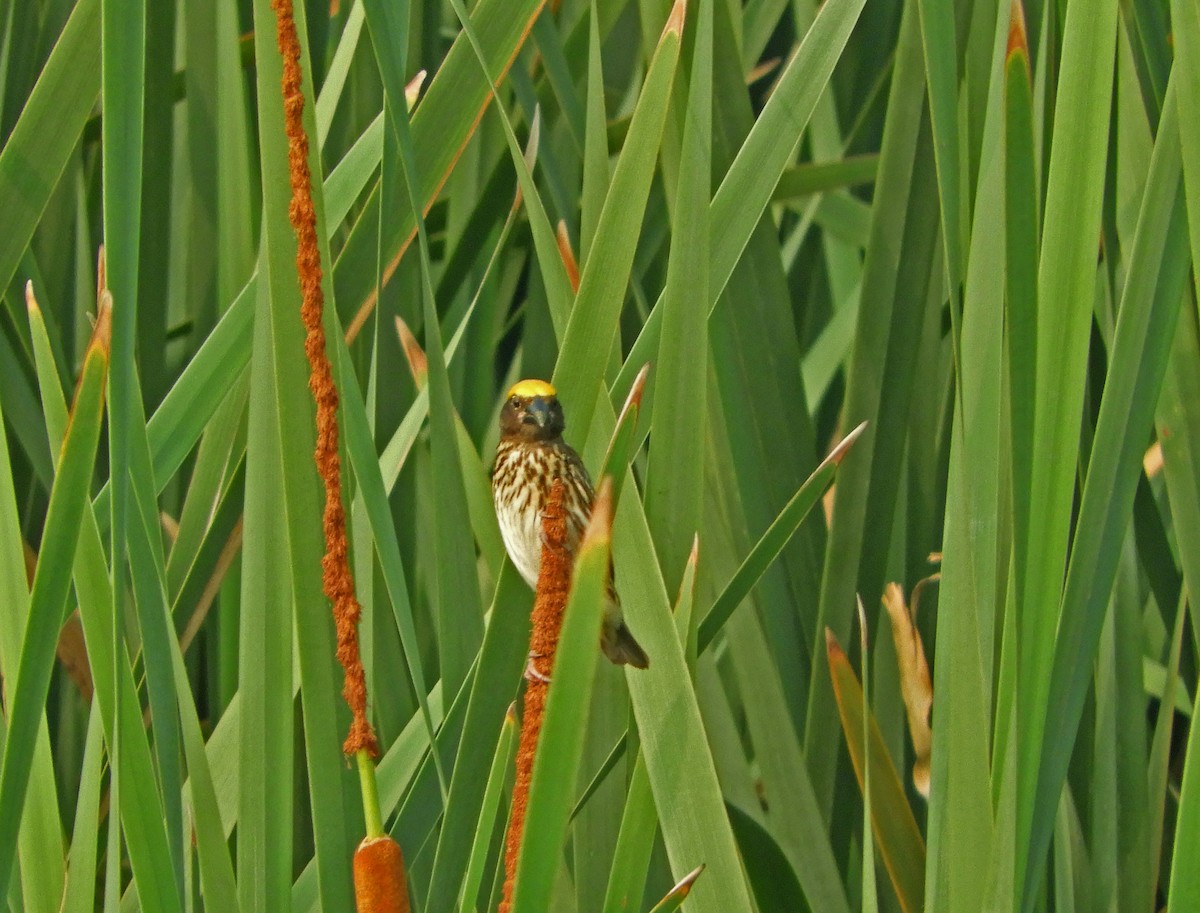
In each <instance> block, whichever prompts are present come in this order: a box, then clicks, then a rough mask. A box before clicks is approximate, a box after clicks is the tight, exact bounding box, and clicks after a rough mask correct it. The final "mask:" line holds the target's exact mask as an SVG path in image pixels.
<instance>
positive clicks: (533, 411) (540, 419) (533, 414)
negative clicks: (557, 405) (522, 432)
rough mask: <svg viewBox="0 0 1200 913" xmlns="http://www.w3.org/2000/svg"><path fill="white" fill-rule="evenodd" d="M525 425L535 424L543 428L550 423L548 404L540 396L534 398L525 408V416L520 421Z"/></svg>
mask: <svg viewBox="0 0 1200 913" xmlns="http://www.w3.org/2000/svg"><path fill="white" fill-rule="evenodd" d="M521 420H522V421H523V422H524V423H525V424H527V425H533V424H536V425H537V426H538V427H539V428H545V427H546V425H548V424H549V423H550V404H549V403H548V402H546V400H545V399H543V398H542V397H540V396H535V397H534V398H533V399H531V400H530V401H529V405H528V406H526V407H525V415H524V416H523V417H522V419H521Z"/></svg>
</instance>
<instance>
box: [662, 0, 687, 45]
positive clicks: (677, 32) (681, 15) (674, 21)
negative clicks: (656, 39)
mask: <svg viewBox="0 0 1200 913" xmlns="http://www.w3.org/2000/svg"><path fill="white" fill-rule="evenodd" d="M686 18H687V0H675V5H674V6H672V7H671V14H670V15H669V16H667V24H666V25H665V26H663V33H662V37H663V38H666V37H667V36H668V35H674V36H675V37H676V38H679V37H681V36H682V35H683V23H684V21H685V20H686Z"/></svg>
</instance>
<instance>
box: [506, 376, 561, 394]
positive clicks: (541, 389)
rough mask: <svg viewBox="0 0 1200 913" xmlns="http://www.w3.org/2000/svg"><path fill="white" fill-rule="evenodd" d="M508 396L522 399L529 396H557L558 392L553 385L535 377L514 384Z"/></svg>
mask: <svg viewBox="0 0 1200 913" xmlns="http://www.w3.org/2000/svg"><path fill="white" fill-rule="evenodd" d="M508 395H509V396H510V397H511V396H520V397H522V398H524V397H529V396H557V395H558V391H556V390H555V389H554V387H553V386H552V385H551V384H548V383H546V381H544V380H538V379H537V378H535V377H531V378H527V379H526V380H519V381H517V382H516V383H515V384H513V386H512V389H511V390H509V391H508Z"/></svg>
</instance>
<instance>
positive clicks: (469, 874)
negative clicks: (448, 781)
mask: <svg viewBox="0 0 1200 913" xmlns="http://www.w3.org/2000/svg"><path fill="white" fill-rule="evenodd" d="M516 739H517V718H516V713H515V712H514V708H513V707H509V711H508V713H507V714H505V716H504V725H503V726H502V727H501V729H500V741H499V742H497V743H496V753H495V755H493V757H492V767H491V770H489V771H488V777H487V787H486V788H485V789H484V791H483V799H482V800H481V802H480V805H479V823H478V824H477V825H476V828H475V839H474V840H473V841H472V842H471V852H470V855H469V856H468V857H467V868H466V872H465V873H464V874H463V877H462V904H461V906H460V910H461V911H462V913H474V911H475V909H476V906H475V899H476V897H477V896H478V895H479V885H480V882H482V881H483V867H484V865H485V864H486V862H487V855H488V849H489V845H490V844H491V840H492V833H493V831H494V830H495V828H496V813H497V812H498V811H499V810H500V799H501V796H502V794H503V792H504V784H505V780H506V778H507V775H508V769H509V765H511V764H512V757H513V749H514V748H515V747H516Z"/></svg>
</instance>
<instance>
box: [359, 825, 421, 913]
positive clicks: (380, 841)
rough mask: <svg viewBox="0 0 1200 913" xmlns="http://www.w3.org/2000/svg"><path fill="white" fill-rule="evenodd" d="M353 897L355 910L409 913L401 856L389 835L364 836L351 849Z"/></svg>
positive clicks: (402, 858)
mask: <svg viewBox="0 0 1200 913" xmlns="http://www.w3.org/2000/svg"><path fill="white" fill-rule="evenodd" d="M354 899H355V906H356V907H357V909H358V913H408V911H409V906H408V884H407V882H406V880H405V877H404V857H403V855H402V854H401V852H400V844H398V843H396V841H395V840H393V839H392V838H391V837H387V836H384V837H367V838H366V839H365V840H363V842H362V843H360V844H359V845H358V849H357V850H355V851H354Z"/></svg>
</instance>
